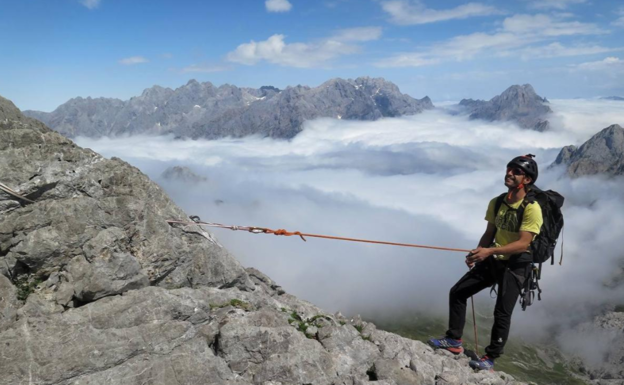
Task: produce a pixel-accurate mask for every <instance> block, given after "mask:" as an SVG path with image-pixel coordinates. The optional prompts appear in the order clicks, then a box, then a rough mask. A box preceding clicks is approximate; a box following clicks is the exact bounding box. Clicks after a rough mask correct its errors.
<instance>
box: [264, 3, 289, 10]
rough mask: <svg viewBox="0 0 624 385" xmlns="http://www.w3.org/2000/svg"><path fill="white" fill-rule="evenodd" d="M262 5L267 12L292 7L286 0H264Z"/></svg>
mask: <svg viewBox="0 0 624 385" xmlns="http://www.w3.org/2000/svg"><path fill="white" fill-rule="evenodd" d="M264 6H265V7H266V10H267V11H269V12H288V11H290V9H291V8H292V4H291V3H290V2H289V1H288V0H266V1H265V2H264Z"/></svg>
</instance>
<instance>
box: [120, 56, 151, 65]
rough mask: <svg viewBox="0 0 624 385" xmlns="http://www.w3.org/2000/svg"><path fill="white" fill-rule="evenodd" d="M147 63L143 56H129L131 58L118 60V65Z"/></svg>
mask: <svg viewBox="0 0 624 385" xmlns="http://www.w3.org/2000/svg"><path fill="white" fill-rule="evenodd" d="M148 61H149V60H147V59H146V58H144V57H143V56H131V57H127V58H123V59H121V60H119V64H123V65H133V64H140V63H147V62H148Z"/></svg>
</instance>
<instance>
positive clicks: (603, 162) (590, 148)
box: [552, 124, 624, 178]
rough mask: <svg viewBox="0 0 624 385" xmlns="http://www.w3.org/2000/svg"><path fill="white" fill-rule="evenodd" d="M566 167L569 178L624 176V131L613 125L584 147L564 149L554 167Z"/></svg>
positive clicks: (567, 147) (591, 139)
mask: <svg viewBox="0 0 624 385" xmlns="http://www.w3.org/2000/svg"><path fill="white" fill-rule="evenodd" d="M558 165H564V166H565V167H566V169H567V173H568V175H569V176H571V177H573V178H576V177H580V176H584V175H596V174H604V175H609V176H617V175H623V174H624V129H623V128H622V127H620V126H619V125H617V124H613V125H611V126H609V127H607V128H605V129H603V130H602V131H600V132H599V133H597V134H596V135H594V136H592V137H591V138H590V139H589V140H588V141H587V142H585V143H583V145H582V146H580V147H579V148H576V147H575V146H566V147H564V148H563V149H562V150H561V152H560V153H559V155H558V156H557V159H555V162H554V163H553V164H552V166H558Z"/></svg>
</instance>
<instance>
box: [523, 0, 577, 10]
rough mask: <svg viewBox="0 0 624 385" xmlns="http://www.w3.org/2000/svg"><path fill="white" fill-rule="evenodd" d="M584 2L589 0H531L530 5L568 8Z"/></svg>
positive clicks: (541, 7) (544, 7) (538, 7)
mask: <svg viewBox="0 0 624 385" xmlns="http://www.w3.org/2000/svg"><path fill="white" fill-rule="evenodd" d="M583 3H587V0H531V3H530V6H531V8H536V9H566V8H568V7H569V6H571V5H574V4H583Z"/></svg>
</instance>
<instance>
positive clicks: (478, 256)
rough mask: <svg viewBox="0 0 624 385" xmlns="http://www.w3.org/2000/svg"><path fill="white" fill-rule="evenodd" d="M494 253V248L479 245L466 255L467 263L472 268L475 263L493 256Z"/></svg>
mask: <svg viewBox="0 0 624 385" xmlns="http://www.w3.org/2000/svg"><path fill="white" fill-rule="evenodd" d="M492 254H494V253H493V251H492V249H489V248H486V247H481V246H479V247H477V248H476V249H474V250H472V251H471V252H470V254H468V255H467V256H466V265H468V267H470V268H472V267H473V266H474V264H475V263H478V262H481V261H484V260H485V259H486V258H488V257H490V256H492Z"/></svg>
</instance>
